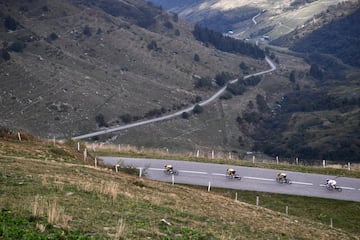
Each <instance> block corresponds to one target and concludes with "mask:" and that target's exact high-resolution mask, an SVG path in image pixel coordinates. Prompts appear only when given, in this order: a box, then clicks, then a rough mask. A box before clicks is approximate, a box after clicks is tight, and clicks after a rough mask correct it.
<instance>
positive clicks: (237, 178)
mask: <svg viewBox="0 0 360 240" xmlns="http://www.w3.org/2000/svg"><path fill="white" fill-rule="evenodd" d="M225 175H226V178H227V179H236V180H241V177H240V175H239V174H237V173H235V174H229V173H228V172H226V174H225Z"/></svg>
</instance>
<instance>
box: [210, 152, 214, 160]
mask: <svg viewBox="0 0 360 240" xmlns="http://www.w3.org/2000/svg"><path fill="white" fill-rule="evenodd" d="M211 159H214V150H211Z"/></svg>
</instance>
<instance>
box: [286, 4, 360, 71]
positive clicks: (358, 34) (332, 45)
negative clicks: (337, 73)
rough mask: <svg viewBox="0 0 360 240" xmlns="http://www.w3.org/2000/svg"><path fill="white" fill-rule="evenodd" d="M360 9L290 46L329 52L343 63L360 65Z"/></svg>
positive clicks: (303, 50)
mask: <svg viewBox="0 0 360 240" xmlns="http://www.w3.org/2000/svg"><path fill="white" fill-rule="evenodd" d="M359 46H360V9H358V10H357V11H355V12H354V13H353V14H351V15H349V16H346V17H344V18H342V19H340V20H338V21H334V22H331V23H329V24H327V25H325V26H323V27H322V28H319V29H318V30H315V31H314V32H312V33H311V34H309V35H308V36H306V37H304V38H301V39H299V41H296V42H295V44H294V45H293V46H292V47H290V49H291V50H293V51H297V52H303V53H312V52H315V51H316V52H319V53H324V54H331V55H334V56H336V57H337V58H339V59H341V60H342V61H343V62H344V63H346V64H349V65H352V66H356V67H360V47H359Z"/></svg>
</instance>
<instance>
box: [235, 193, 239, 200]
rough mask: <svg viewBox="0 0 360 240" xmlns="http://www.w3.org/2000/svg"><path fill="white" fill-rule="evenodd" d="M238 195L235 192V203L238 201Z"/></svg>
mask: <svg viewBox="0 0 360 240" xmlns="http://www.w3.org/2000/svg"><path fill="white" fill-rule="evenodd" d="M237 194H238V193H237V192H235V201H237V200H238V195H237Z"/></svg>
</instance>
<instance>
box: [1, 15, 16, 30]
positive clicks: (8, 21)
mask: <svg viewBox="0 0 360 240" xmlns="http://www.w3.org/2000/svg"><path fill="white" fill-rule="evenodd" d="M4 25H5V28H6V29H8V30H11V31H15V30H16V28H17V26H18V22H17V21H16V20H15V19H14V18H12V17H11V16H7V17H5V21H4Z"/></svg>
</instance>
